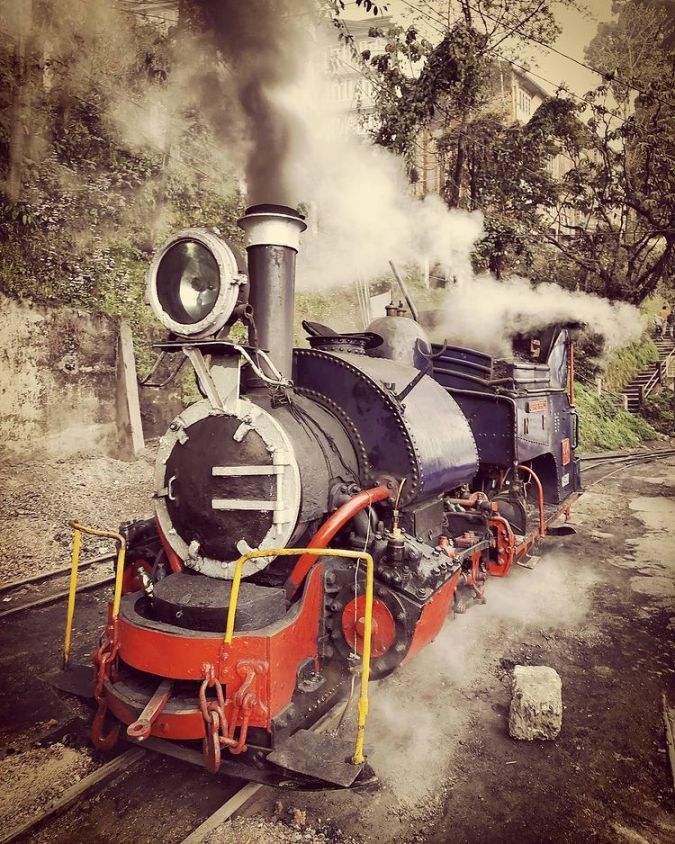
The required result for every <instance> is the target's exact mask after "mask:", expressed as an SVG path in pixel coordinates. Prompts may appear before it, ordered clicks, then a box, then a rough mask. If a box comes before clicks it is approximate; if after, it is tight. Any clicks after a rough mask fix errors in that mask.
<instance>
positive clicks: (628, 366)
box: [602, 334, 659, 393]
mask: <svg viewBox="0 0 675 844" xmlns="http://www.w3.org/2000/svg"><path fill="white" fill-rule="evenodd" d="M658 359H659V353H658V351H657V349H656V346H655V345H654V341H653V340H652V338H651V337H649V336H648V335H647V334H643V335H642V337H641V338H640V340H638V341H637V342H636V343H631V345H630V346H626V347H625V348H623V349H619V350H618V351H617V352H615V353H614V354H613V355H612V358H611V360H610V362H609V364H608V365H607V368H606V369H605V371H604V373H603V375H602V383H603V387H604V388H605V389H606V390H609V392H611V393H620V392H621V390H622V388H623V387H625V386H626V384H630V382H631V381H632V380H633V378H634V377H635V376H636V375H637V374H638V372H640V371H641V370H643V369H644V368H645V367H646V366H648V365H649V364H650V363H653V362H654V361H656V360H658Z"/></svg>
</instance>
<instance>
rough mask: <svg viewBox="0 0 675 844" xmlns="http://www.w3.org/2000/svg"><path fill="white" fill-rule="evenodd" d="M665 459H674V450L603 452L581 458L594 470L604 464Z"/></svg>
mask: <svg viewBox="0 0 675 844" xmlns="http://www.w3.org/2000/svg"><path fill="white" fill-rule="evenodd" d="M666 457H675V448H662V449H657V450H655V451H624V452H603V453H601V454H589V455H587V456H586V457H582V458H581V462H582V464H583V465H584V466H588V467H589V468H595V467H596V466H601V465H603V464H605V463H647V462H649V461H650V460H662V459H664V458H666Z"/></svg>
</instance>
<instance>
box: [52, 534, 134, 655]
mask: <svg viewBox="0 0 675 844" xmlns="http://www.w3.org/2000/svg"><path fill="white" fill-rule="evenodd" d="M68 524H69V526H70V527H71V528H72V529H73V530H74V531H75V534H74V537H73V555H72V559H71V565H70V591H69V592H68V609H67V610H66V632H65V637H64V640H63V667H64V668H67V667H68V665H69V664H70V645H71V640H72V637H73V616H74V615H75V594H76V592H77V575H78V572H79V567H80V544H81V539H82V534H83V533H88V534H90V535H91V536H104V537H106V538H107V539H114V540H115V541H116V542H118V543H119V548H118V550H117V564H116V568H115V593H114V597H113V607H112V618H113V621H114V620H115V619H116V618H117V616H118V615H119V612H120V602H121V600H122V580H123V577H124V558H125V556H126V551H127V543H126V540H125V539H124V537H123V536H122V535H121V534H119V533H115V532H114V531H110V530H98V529H97V528H91V527H86V526H85V525H81V524H80V523H79V522H76V521H73V520H71V521H69V522H68Z"/></svg>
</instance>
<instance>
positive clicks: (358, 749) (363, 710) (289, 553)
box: [225, 548, 375, 765]
mask: <svg viewBox="0 0 675 844" xmlns="http://www.w3.org/2000/svg"><path fill="white" fill-rule="evenodd" d="M301 554H311V555H312V556H314V557H319V556H321V555H323V554H325V555H326V556H329V557H347V558H349V559H352V560H365V561H366V614H365V622H364V626H363V656H362V668H361V691H360V694H359V720H358V726H357V728H356V745H355V747H354V755H353V756H352V764H354V765H361V764H363V762H364V761H365V756H364V755H363V743H364V739H365V734H366V717H367V715H368V680H369V678H370V640H371V636H372V623H373V580H374V576H375V564H374V562H373V558H372V557H371V555H370V554H367V553H366V552H365V551H344V550H343V549H339V548H268V549H267V550H265V551H248V552H247V553H246V554H244V555H242V556H241V557H239V559H238V560H237V562H236V563H235V564H234V577H233V578H232V591H231V593H230V606H229V607H228V610H227V626H226V627H225V644H226V645H231V644H232V638H233V636H234V618H235V615H236V612H237V599H238V598H239V584H240V583H241V573H242V570H243V568H244V563H245V562H246V561H247V560H254V559H256V558H257V557H297V556H300V555H301ZM354 598H355V599H356V595H354Z"/></svg>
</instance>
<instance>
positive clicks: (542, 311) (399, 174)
mask: <svg viewBox="0 0 675 844" xmlns="http://www.w3.org/2000/svg"><path fill="white" fill-rule="evenodd" d="M14 5H16V4H14ZM193 5H195V7H196V8H197V10H198V13H199V14H200V15H201V18H202V23H203V27H202V34H195V33H194V31H192V30H188V28H181V29H180V30H179V37H178V41H177V46H176V48H175V49H174V52H173V56H172V57H171V60H170V62H171V63H170V71H169V73H168V77H167V79H166V81H165V82H164V83H163V84H162V85H157V84H156V83H154V82H153V83H149V84H148V85H146V86H140V87H139V88H138V89H136V90H135V91H134V93H133V96H129V94H128V93H127V92H126V91H125V90H124V85H123V84H121V81H122V80H123V79H124V78H126V77H127V76H128V73H129V70H130V66H131V65H133V63H134V62H135V61H136V56H137V43H136V42H135V40H134V33H133V30H132V28H131V27H130V19H131V18H132V17H133V16H130V15H123V14H121V13H120V12H119V11H117V10H115V9H114V7H110V6H109V4H107V3H105V2H103V0H91V3H89V4H84V6H82V3H81V2H80V0H78V2H72V0H54V2H53V4H52V13H51V15H50V18H49V21H48V25H47V26H48V38H47V52H48V53H49V54H53V55H58V56H61V57H66V58H67V60H68V63H69V68H70V69H69V73H68V77H67V84H68V86H69V88H70V93H71V94H75V95H76V96H77V95H78V94H80V92H82V93H83V94H86V90H87V89H88V87H89V86H90V84H91V82H92V78H93V77H97V78H98V77H99V76H100V75H101V73H102V71H101V68H102V67H105V78H106V81H107V82H108V83H110V81H111V80H115V79H119V80H120V85H119V86H118V88H119V91H117V92H116V96H113V97H112V105H111V107H110V109H109V113H108V115H107V116H108V119H109V121H110V122H111V123H112V125H114V126H115V127H116V128H117V130H118V132H119V134H120V136H121V137H120V140H121V141H122V142H123V143H126V144H127V145H128V146H130V147H142V146H146V145H147V146H149V147H150V148H152V149H153V150H154V151H157V150H158V149H160V150H162V149H163V150H165V151H167V152H168V151H169V150H170V149H171V148H172V142H173V140H174V139H177V138H179V137H180V135H181V132H182V130H183V128H186V127H187V125H188V121H187V117H186V115H188V114H189V112H190V111H191V110H192V111H194V110H195V109H197V110H198V112H199V114H200V115H201V116H202V117H203V118H204V119H205V121H206V122H207V123H208V124H209V126H210V129H211V131H212V133H213V135H212V137H213V138H214V139H215V141H216V143H215V144H211V145H210V146H209V153H208V160H205V161H203V162H198V164H199V166H200V167H201V168H203V169H206V170H209V171H216V172H219V173H224V172H230V173H237V172H239V173H242V172H243V173H245V177H246V190H247V194H248V197H247V198H248V202H249V203H250V204H256V203H260V202H271V203H280V204H287V205H291V206H297V205H298V204H299V203H302V204H303V206H304V207H306V208H307V209H308V223H309V228H308V231H307V232H306V233H305V235H304V236H303V242H302V249H301V252H300V255H299V256H298V284H299V286H300V287H302V288H305V289H312V290H316V289H318V288H324V289H327V288H331V287H335V286H337V285H345V284H351V283H353V282H354V281H356V280H362V281H368V280H370V279H373V278H377V277H378V276H387V277H389V261H390V260H393V261H394V262H395V263H396V264H397V265H399V266H400V267H404V266H405V265H407V264H413V263H419V262H420V261H422V260H426V261H429V262H430V263H431V264H434V263H439V264H440V265H441V266H442V267H443V269H444V271H445V274H446V276H447V277H454V278H455V279H456V280H457V282H458V283H457V284H456V285H455V286H454V287H453V288H452V289H451V290H450V291H449V293H448V296H447V299H446V301H445V303H444V305H443V306H442V307H441V308H440V309H439V311H438V312H437V313H436V314H435V315H434V317H433V320H432V323H433V334H434V337H435V339H438V340H441V341H443V340H448V341H449V342H456V343H461V344H465V345H470V346H474V347H476V348H480V349H483V350H485V351H487V352H490V353H493V354H508V353H509V351H510V346H509V340H510V336H508V335H507V334H505V326H509V330H510V331H511V332H516V331H527V330H534V329H537V328H541V327H543V326H544V325H546V324H547V323H550V322H552V321H556V320H579V321H585V322H587V323H589V324H590V325H591V327H592V328H593V329H594V330H596V331H598V332H599V333H602V334H603V335H604V336H605V338H606V348H608V349H611V348H616V347H619V346H621V345H623V344H625V343H627V342H630V341H631V340H633V339H635V338H636V337H637V336H639V334H640V331H641V325H640V321H639V317H638V312H637V310H636V309H633V308H630V307H629V306H627V305H610V304H609V303H608V302H605V301H604V300H601V299H599V298H597V297H594V296H586V295H584V294H582V293H572V292H567V291H564V290H562V289H561V288H559V287H558V286H556V285H553V284H544V285H540V286H539V287H537V288H533V287H532V286H531V285H530V284H529V282H528V281H526V280H525V279H520V278H514V279H511V280H508V281H501V282H497V281H496V280H495V279H492V278H490V277H488V276H482V277H479V278H474V276H473V272H472V267H471V259H470V256H471V252H472V250H473V247H474V245H475V243H476V241H477V240H478V239H479V238H480V237H481V234H482V216H481V214H480V213H473V214H469V213H467V212H464V211H460V210H450V209H448V208H447V207H446V206H445V204H444V203H443V201H442V200H441V199H440V198H439V197H438V196H428V197H426V198H425V199H417V198H415V197H414V196H413V195H412V194H411V187H410V185H409V184H408V180H407V178H406V175H405V173H404V171H403V168H402V164H401V162H400V160H399V159H398V158H397V157H396V156H394V155H392V154H391V153H389V152H388V151H386V150H384V149H382V148H379V147H374V146H373V145H371V144H370V143H368V141H367V140H365V139H363V138H359V137H357V136H356V135H355V134H354V133H353V132H350V131H349V129H348V128H347V126H346V118H345V114H344V112H343V111H338V110H337V109H336V108H335V107H334V106H333V105H332V104H331V98H330V97H329V96H328V95H327V86H328V85H329V84H330V78H329V75H328V71H327V62H326V56H327V51H328V49H329V48H330V46H331V45H333V46H337V44H338V42H337V39H336V35H335V32H334V30H333V29H332V28H331V27H329V26H328V25H327V24H326V25H325V27H324V28H322V25H321V23H320V22H319V20H318V16H317V7H316V3H315V0H246V2H243V1H242V0H221V2H218V3H215V2H210V0H195V3H194V4H193ZM11 17H12V15H10V18H11ZM15 18H16V20H18V19H19V16H18V15H15ZM94 55H95V56H96V62H92V57H93V56H94ZM345 61H347V63H348V64H351V63H353V62H354V61H355V60H353V59H351V58H347V59H345ZM66 93H67V92H66ZM108 93H109V94H110V91H108ZM177 154H178V158H180V156H181V150H180V149H179V150H178V151H177ZM188 166H189V165H188ZM218 223H219V221H217V220H214V221H213V224H215V225H218Z"/></svg>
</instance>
